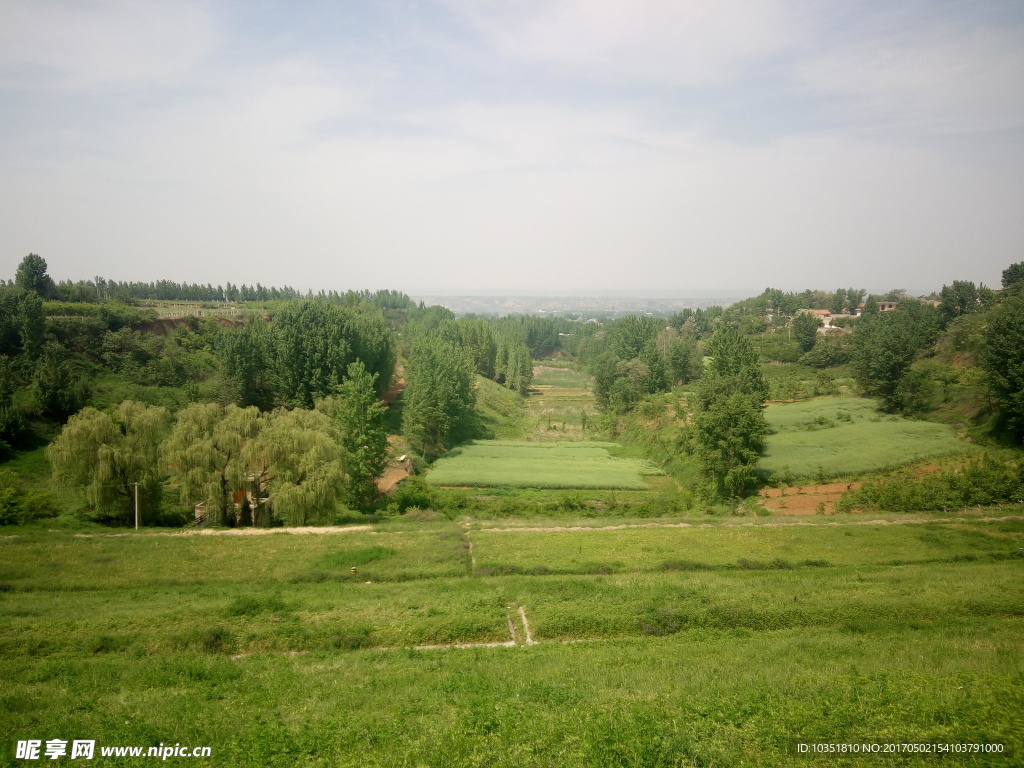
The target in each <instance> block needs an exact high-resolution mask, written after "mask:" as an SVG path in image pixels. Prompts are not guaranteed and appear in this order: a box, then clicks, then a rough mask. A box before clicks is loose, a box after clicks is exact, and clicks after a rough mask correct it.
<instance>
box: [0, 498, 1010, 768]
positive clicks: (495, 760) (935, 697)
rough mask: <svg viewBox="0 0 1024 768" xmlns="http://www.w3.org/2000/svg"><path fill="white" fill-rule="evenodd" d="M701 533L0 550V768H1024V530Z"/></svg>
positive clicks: (760, 525)
mask: <svg viewBox="0 0 1024 768" xmlns="http://www.w3.org/2000/svg"><path fill="white" fill-rule="evenodd" d="M1020 511H1021V510H1020V509H1019V508H1014V509H1013V510H1011V511H1010V512H1009V513H1008V514H1010V515H1015V514H1019V513H1020ZM915 519H917V518H915ZM690 520H691V522H693V525H692V527H689V528H664V527H657V528H654V527H651V528H642V529H638V528H616V527H612V525H606V526H605V527H603V528H596V529H594V530H588V531H574V532H566V531H558V530H523V529H519V530H516V531H511V532H510V531H499V530H493V523H492V522H490V521H472V520H468V519H467V520H463V521H461V522H459V523H453V522H436V523H413V522H409V521H395V522H389V523H382V524H377V525H374V526H367V527H359V528H352V529H348V530H345V532H343V533H336V534H319V535H294V534H287V533H283V532H282V533H273V534H268V535H259V536H240V535H213V536H208V535H154V534H152V533H145V534H128V535H110V534H105V533H102V532H101V529H98V528H97V529H88V533H90V534H92V535H75V532H74V531H67V532H61V531H47V530H45V529H42V528H39V529H35V528H26V527H22V528H19V529H18V535H12V536H4V537H2V538H0V625H2V626H3V627H4V631H3V633H2V636H0V680H3V683H2V685H0V726H2V727H3V731H4V733H5V734H6V735H7V743H6V744H5V746H4V747H3V749H2V751H0V764H4V765H20V764H24V761H18V760H16V759H15V758H14V744H15V742H16V740H18V739H42V740H47V739H53V738H62V739H72V738H88V739H96V740H97V746H103V745H139V746H145V747H148V746H150V745H156V744H159V743H161V742H162V743H165V744H166V743H181V744H185V745H192V746H209V747H211V749H212V756H211V757H210V758H207V759H206V760H204V764H205V765H216V766H221V765H223V766H229V765H230V766H238V765H254V766H256V765H259V766H263V765H281V766H410V765H415V766H419V765H422V766H484V765H488V766H524V765H525V766H548V765H559V766H570V767H571V766H602V768H603V766H609V765H615V766H637V767H638V768H639V767H640V766H643V767H644V768H646V767H647V766H722V767H723V768H724V767H725V766H737V765H751V766H754V765H756V766H792V765H807V766H839V765H867V764H870V765H894V766H895V765H899V766H905V765H914V766H917V765H920V766H924V765H934V764H935V762H936V761H935V758H933V757H917V756H905V757H901V758H897V759H893V760H888V761H887V760H884V759H871V760H870V762H865V760H864V759H863V758H857V759H851V758H843V757H840V756H835V755H833V756H827V755H826V756H819V757H814V758H807V757H801V756H800V755H799V753H798V752H797V751H796V744H797V743H800V742H811V741H814V742H823V741H827V742H849V741H860V742H866V741H884V742H913V743H920V742H942V743H995V744H1001V745H1003V749H1004V752H1003V753H1002V754H1001V755H983V756H979V757H978V758H977V759H974V760H971V759H969V758H966V757H963V758H960V757H950V758H947V759H943V761H942V762H943V764H950V765H1006V766H1009V765H1017V764H1019V758H1020V755H1021V750H1022V749H1024V726H1022V724H1021V720H1020V712H1021V711H1024V632H1022V629H1024V623H1022V622H1024V578H1022V576H1024V572H1022V568H1024V559H1021V557H1020V555H1021V554H1022V553H1024V549H1021V547H1022V546H1024V521H1021V520H1018V519H1005V520H989V521H986V520H983V519H980V518H971V519H967V520H957V519H947V518H941V517H935V518H931V519H928V520H927V521H926V522H922V523H919V524H905V525H891V524H889V525H886V524H881V523H877V524H863V523H864V520H863V519H862V518H858V517H857V516H846V517H843V516H837V517H835V518H830V519H829V523H825V522H824V521H821V524H817V525H809V524H804V525H789V526H778V525H773V524H772V522H771V520H762V519H758V520H757V521H756V522H755V523H754V524H751V523H749V521H743V522H740V521H727V522H722V521H721V520H720V519H718V520H715V519H709V521H708V522H707V523H706V524H703V523H700V518H697V517H693V518H690ZM605 522H607V523H617V522H622V523H624V522H627V521H625V520H622V521H615V520H610V521H605ZM343 530H344V529H343ZM352 568H355V569H356V573H354V574H353V573H352V570H351V569H352ZM523 617H525V618H526V622H524V621H523ZM510 627H511V630H510ZM527 629H529V633H530V634H529V637H530V639H531V640H532V641H533V644H528V643H527V637H528V635H527ZM512 631H514V632H515V635H514V642H513V635H512ZM485 643H505V644H506V647H485V646H484V645H483V644H485ZM451 644H466V645H468V646H469V647H462V648H457V647H443V646H450V645H451ZM473 644H477V645H473ZM417 646H421V647H422V646H435V647H424V648H421V649H418V650H417ZM436 646H442V647H436ZM581 670H585V671H586V674H581ZM104 761H105V762H99V759H98V763H97V764H112V765H116V764H122V763H123V764H126V765H127V764H130V763H131V762H132V760H131V758H123V759H121V760H120V762H119V761H118V760H116V759H113V758H104ZM172 762H173V760H172ZM178 762H181V761H180V760H179V761H178Z"/></svg>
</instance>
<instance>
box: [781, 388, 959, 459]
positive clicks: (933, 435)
mask: <svg viewBox="0 0 1024 768" xmlns="http://www.w3.org/2000/svg"><path fill="white" fill-rule="evenodd" d="M843 415H845V416H848V418H849V420H848V421H844V420H843V418H841V417H842V416H843ZM765 417H766V418H767V419H768V424H769V426H770V427H771V429H772V431H773V434H771V435H770V436H769V437H768V445H767V450H766V451H765V454H764V456H763V458H762V459H761V469H762V470H763V471H764V472H765V473H771V474H774V475H776V476H780V475H785V474H786V472H787V468H788V473H789V474H790V475H791V476H792V477H794V478H805V477H814V476H815V475H817V474H818V473H819V468H820V471H821V472H823V474H824V475H825V476H826V477H849V476H854V475H857V474H861V473H864V472H874V471H879V470H884V469H890V468H893V467H898V466H903V465H905V464H910V463H912V462H915V461H919V460H921V459H927V458H931V457H934V456H944V455H948V454H951V453H956V452H958V451H963V450H966V449H967V448H968V446H967V445H966V444H965V443H962V442H960V441H959V440H957V438H956V436H955V434H954V433H953V431H952V430H951V429H950V428H949V427H947V426H944V425H941V424H934V423H931V422H924V421H909V420H907V419H903V418H900V417H898V416H884V415H881V414H879V413H877V411H876V410H875V403H874V402H873V401H871V400H867V399H861V398H847V397H841V398H834V397H829V398H821V399H818V400H810V401H806V402H801V403H788V404H785V405H771V406H769V407H768V408H766V409H765ZM816 420H821V421H822V422H824V423H816Z"/></svg>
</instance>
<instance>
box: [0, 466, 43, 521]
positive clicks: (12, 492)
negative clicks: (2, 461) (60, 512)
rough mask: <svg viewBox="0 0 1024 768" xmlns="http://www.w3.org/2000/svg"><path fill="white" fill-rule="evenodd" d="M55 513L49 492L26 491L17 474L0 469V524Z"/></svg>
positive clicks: (28, 519)
mask: <svg viewBox="0 0 1024 768" xmlns="http://www.w3.org/2000/svg"><path fill="white" fill-rule="evenodd" d="M56 514H57V513H56V511H55V510H54V508H53V503H52V501H51V499H50V494H48V493H38V492H35V493H33V492H27V491H25V490H24V489H23V488H22V487H21V483H20V482H19V481H18V477H17V475H15V474H14V473H13V472H11V471H10V470H9V469H2V470H0V525H20V524H21V523H27V522H29V521H30V520H35V519H37V518H41V517H54V516H56Z"/></svg>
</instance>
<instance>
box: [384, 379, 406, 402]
mask: <svg viewBox="0 0 1024 768" xmlns="http://www.w3.org/2000/svg"><path fill="white" fill-rule="evenodd" d="M404 389H405V379H398V381H396V382H395V383H394V384H392V385H391V386H390V387H388V391H387V392H385V393H384V394H383V395H381V396H380V399H381V402H384V403H387V404H388V405H391V403H393V402H395V399H396V398H397V397H398V396H399V395H400V394H402V390H404Z"/></svg>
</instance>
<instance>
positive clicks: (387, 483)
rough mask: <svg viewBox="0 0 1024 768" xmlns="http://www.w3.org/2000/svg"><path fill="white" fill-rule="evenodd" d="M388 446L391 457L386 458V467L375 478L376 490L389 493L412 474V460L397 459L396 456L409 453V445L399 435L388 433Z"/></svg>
mask: <svg viewBox="0 0 1024 768" xmlns="http://www.w3.org/2000/svg"><path fill="white" fill-rule="evenodd" d="M388 446H389V447H390V450H391V457H390V458H389V459H388V467H387V469H385V470H384V474H383V475H381V476H380V477H378V478H377V490H378V491H380V492H381V493H391V492H392V491H393V490H395V486H397V485H398V484H399V483H400V482H402V481H403V480H405V478H407V477H408V476H409V475H411V474H412V461H411V460H410V459H406V460H405V461H399V460H398V457H400V456H405V455H407V454H408V453H409V446H408V444H406V442H405V440H403V439H402V437H401V436H399V435H388Z"/></svg>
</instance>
